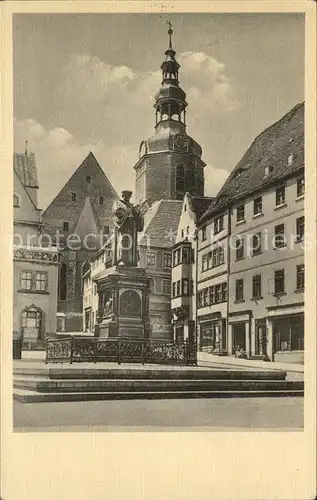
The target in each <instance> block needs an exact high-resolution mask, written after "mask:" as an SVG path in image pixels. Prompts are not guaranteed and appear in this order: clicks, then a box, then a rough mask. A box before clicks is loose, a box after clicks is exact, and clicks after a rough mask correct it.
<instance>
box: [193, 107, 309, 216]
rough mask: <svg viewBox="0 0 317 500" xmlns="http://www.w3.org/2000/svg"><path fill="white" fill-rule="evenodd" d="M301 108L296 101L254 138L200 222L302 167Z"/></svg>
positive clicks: (302, 116) (302, 120) (302, 129)
mask: <svg viewBox="0 0 317 500" xmlns="http://www.w3.org/2000/svg"><path fill="white" fill-rule="evenodd" d="M304 111H305V109H304V102H302V103H299V104H297V105H296V106H295V107H294V108H292V109H291V110H290V111H289V112H288V113H287V114H286V115H285V116H283V117H282V118H281V119H280V120H279V121H278V122H276V123H274V124H273V125H271V126H270V127H269V128H267V129H266V130H264V131H263V132H262V133H261V134H260V135H259V136H258V137H257V138H256V139H255V140H254V141H253V143H252V144H251V146H250V148H249V149H248V150H247V151H246V153H245V154H244V156H243V157H242V158H241V160H240V161H239V163H238V164H237V166H236V167H235V168H234V170H233V172H232V173H231V174H230V175H229V177H228V179H227V180H226V182H225V183H224V185H223V187H222V188H221V189H220V191H219V193H218V194H217V196H216V198H215V199H214V200H213V202H212V203H211V204H210V206H209V208H208V209H207V210H206V212H205V213H204V214H203V215H202V217H201V222H202V221H204V220H206V219H207V218H208V217H210V216H212V215H213V214H214V213H216V212H217V211H218V210H221V209H224V208H225V207H226V206H228V204H230V203H232V202H234V201H237V200H239V199H242V198H245V197H247V196H248V195H250V194H251V193H255V192H256V191H257V190H261V189H264V188H266V187H269V186H270V185H272V184H274V183H276V182H278V181H282V180H283V179H285V178H287V177H289V176H291V175H294V174H295V173H296V172H297V171H299V170H301V169H303V168H304ZM290 155H292V160H291V161H290V162H289V161H288V158H289V156H290ZM266 169H267V172H266Z"/></svg>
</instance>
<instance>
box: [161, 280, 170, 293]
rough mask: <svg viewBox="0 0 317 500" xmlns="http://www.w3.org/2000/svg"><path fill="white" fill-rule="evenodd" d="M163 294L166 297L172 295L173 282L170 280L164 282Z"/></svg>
mask: <svg viewBox="0 0 317 500" xmlns="http://www.w3.org/2000/svg"><path fill="white" fill-rule="evenodd" d="M162 292H163V293H164V294H165V295H170V294H171V282H170V280H164V279H163V280H162Z"/></svg>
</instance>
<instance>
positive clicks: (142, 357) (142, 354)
mask: <svg viewBox="0 0 317 500" xmlns="http://www.w3.org/2000/svg"><path fill="white" fill-rule="evenodd" d="M144 348H145V340H142V351H141V362H142V365H144V352H145V349H144Z"/></svg>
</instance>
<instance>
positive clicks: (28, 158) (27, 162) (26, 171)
mask: <svg viewBox="0 0 317 500" xmlns="http://www.w3.org/2000/svg"><path fill="white" fill-rule="evenodd" d="M13 167H14V170H15V171H16V172H17V174H18V176H19V178H20V180H21V182H22V184H23V185H24V187H35V188H38V187H39V183H38V179H37V170H36V163H35V155H34V153H14V154H13Z"/></svg>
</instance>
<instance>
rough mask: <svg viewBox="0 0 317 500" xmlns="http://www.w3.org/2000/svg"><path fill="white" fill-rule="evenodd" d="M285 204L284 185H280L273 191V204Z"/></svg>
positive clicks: (278, 205)
mask: <svg viewBox="0 0 317 500" xmlns="http://www.w3.org/2000/svg"><path fill="white" fill-rule="evenodd" d="M281 205H285V186H280V187H279V188H277V189H276V191H275V206H277V207H280V206H281Z"/></svg>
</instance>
